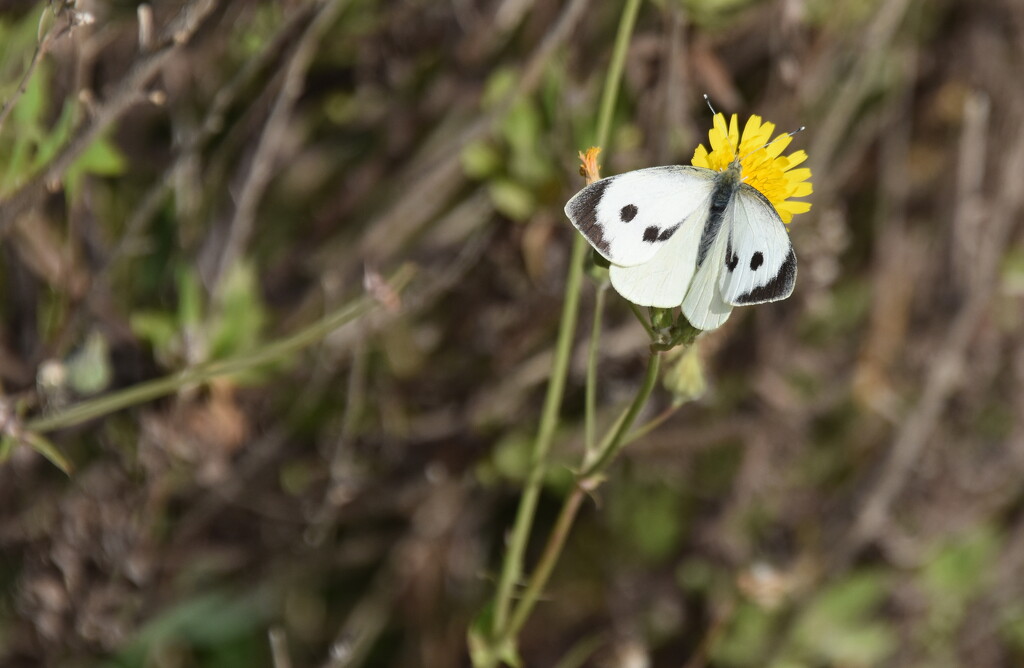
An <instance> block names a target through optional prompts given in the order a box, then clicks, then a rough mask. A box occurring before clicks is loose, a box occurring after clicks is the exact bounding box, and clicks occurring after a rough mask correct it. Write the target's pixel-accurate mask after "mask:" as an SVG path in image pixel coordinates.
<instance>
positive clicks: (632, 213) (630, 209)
mask: <svg viewBox="0 0 1024 668" xmlns="http://www.w3.org/2000/svg"><path fill="white" fill-rule="evenodd" d="M636 213H637V208H636V204H627V205H626V206H624V207H622V210H621V211H619V218H621V219H622V222H624V223H628V222H630V221H631V220H633V219H634V218H636Z"/></svg>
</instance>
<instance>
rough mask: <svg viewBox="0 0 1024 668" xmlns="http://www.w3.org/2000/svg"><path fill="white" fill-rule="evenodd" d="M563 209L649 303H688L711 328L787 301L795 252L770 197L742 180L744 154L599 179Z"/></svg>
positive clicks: (630, 295) (613, 273)
mask: <svg viewBox="0 0 1024 668" xmlns="http://www.w3.org/2000/svg"><path fill="white" fill-rule="evenodd" d="M565 213H566V215H567V216H568V217H569V219H570V220H571V221H572V223H573V225H575V226H576V228H577V229H579V230H580V232H582V233H583V234H584V236H586V237H587V239H588V240H589V241H590V243H591V245H593V246H594V248H595V249H596V250H597V252H598V253H600V254H601V255H602V256H604V257H605V258H606V259H607V260H608V261H609V262H610V263H611V268H610V277H611V282H612V286H613V287H614V288H615V289H616V290H617V291H618V292H619V294H621V295H622V296H623V297H625V298H626V299H628V300H630V301H632V302H633V303H635V304H639V305H642V306H656V307H662V308H674V307H676V306H681V307H682V310H683V314H684V315H685V316H686V318H687V319H688V320H689V321H690V323H691V324H692V325H693V326H694V327H697V328H699V329H714V328H716V327H719V326H720V325H721V324H722V323H724V322H725V321H726V320H727V319H728V317H729V314H730V313H731V312H732V308H733V306H739V305H745V304H757V303H762V302H770V301H777V300H780V299H785V298H786V297H788V296H789V295H790V294H791V293H792V292H793V287H794V285H795V283H796V255H795V253H794V252H793V247H792V244H791V243H790V241H789V233H788V232H787V231H786V227H785V224H784V223H783V222H782V219H781V218H780V216H779V214H778V212H777V211H776V210H775V208H774V207H773V206H772V204H771V202H770V201H769V200H768V199H767V198H765V196H764V195H762V194H761V193H760V192H759V191H757V190H756V189H755V188H753V187H751V186H750V185H748V184H746V183H744V182H743V173H742V167H741V165H740V161H739V159H735V160H733V161H732V162H731V163H730V164H729V165H728V166H727V167H725V168H724V169H722V170H720V171H715V170H711V169H705V168H703V167H692V166H679V165H676V166H668V167H651V168H647V169H640V170H636V171H633V172H626V173H624V174H619V175H617V176H612V177H609V178H606V179H602V180H600V181H596V182H594V183H592V184H590V185H588V186H587V187H586V188H584V189H583V190H581V191H580V192H579V193H577V194H576V195H575V196H574V197H573V198H572V199H570V200H569V202H568V203H567V204H566V205H565Z"/></svg>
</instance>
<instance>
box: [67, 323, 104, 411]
mask: <svg viewBox="0 0 1024 668" xmlns="http://www.w3.org/2000/svg"><path fill="white" fill-rule="evenodd" d="M67 370H68V384H69V385H70V386H71V388H72V389H73V390H74V391H75V392H77V393H78V394H82V395H90V394H96V393H97V392H102V391H103V390H105V389H107V386H108V385H109V384H110V379H111V377H112V376H113V370H112V369H111V366H110V350H109V347H108V345H107V340H106V339H105V338H104V337H103V335H102V334H101V333H100V332H97V331H94V332H91V333H90V334H89V336H88V338H86V340H85V345H83V346H82V348H81V349H80V350H79V351H78V352H76V353H75V354H74V355H72V356H71V357H69V358H68V360H67Z"/></svg>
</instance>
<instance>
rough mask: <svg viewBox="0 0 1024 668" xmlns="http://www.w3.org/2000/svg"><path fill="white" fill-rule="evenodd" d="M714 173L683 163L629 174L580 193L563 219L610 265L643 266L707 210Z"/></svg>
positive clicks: (590, 186)
mask: <svg viewBox="0 0 1024 668" xmlns="http://www.w3.org/2000/svg"><path fill="white" fill-rule="evenodd" d="M716 174H717V172H714V171H712V170H710V169H703V168H701V167H690V166H683V165H674V166H669V167H650V168H648V169H638V170H636V171H634V172H626V173H625V174H619V175H617V176H612V177H609V178H607V179H601V180H600V181H595V182H594V183H591V184H590V185H589V186H587V187H586V188H584V189H583V190H581V191H579V192H578V193H576V194H575V195H574V196H573V197H572V199H570V200H569V201H568V202H567V203H566V205H565V215H567V216H568V217H569V220H571V221H572V224H573V225H575V226H576V229H578V230H579V231H580V232H582V233H583V235H584V236H585V237H586V238H587V239H588V240H589V241H590V244H591V245H592V246H593V247H594V248H596V249H597V252H599V253H600V254H601V255H603V256H604V257H605V259H607V260H608V261H609V262H611V263H612V264H617V265H620V266H623V267H632V266H636V265H640V264H643V263H645V262H647V261H648V260H650V259H651V258H653V257H654V256H655V254H657V253H658V251H659V250H661V249H662V248H664V247H665V246H666V244H667V242H668V241H669V239H672V238H673V237H674V236H678V235H676V232H678V231H679V228H680V227H681V226H682V224H683V222H684V221H686V220H687V219H688V218H689V217H690V215H691V214H692V213H694V212H695V211H697V210H698V209H701V208H703V209H706V208H707V200H708V197H710V195H711V191H712V189H713V188H714V185H715V175H716ZM697 236H700V230H697ZM691 271H692V267H691ZM684 288H685V286H684ZM628 298H629V297H627V299H628ZM680 299H681V298H680ZM678 304H679V302H678V301H677V302H675V304H673V306H675V305H678Z"/></svg>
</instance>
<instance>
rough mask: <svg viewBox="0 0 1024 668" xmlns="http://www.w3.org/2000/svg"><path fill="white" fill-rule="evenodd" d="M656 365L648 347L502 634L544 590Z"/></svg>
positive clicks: (514, 629)
mask: <svg viewBox="0 0 1024 668" xmlns="http://www.w3.org/2000/svg"><path fill="white" fill-rule="evenodd" d="M660 365H661V355H660V354H659V353H657V352H653V351H652V352H651V355H650V357H648V358H647V374H646V375H645V376H644V381H643V385H641V387H640V389H639V391H638V392H637V395H636V397H635V398H634V399H633V403H632V404H630V407H629V410H628V412H627V413H626V416H625V418H623V419H622V420H621V421H620V422H619V424H618V427H617V429H616V430H615V433H614V436H612V439H611V441H609V442H608V444H607V447H605V448H604V450H602V452H601V454H600V456H599V457H598V459H597V461H595V462H594V463H593V464H592V465H591V466H588V467H587V468H586V469H585V470H584V471H583V472H582V473H580V474H579V475H578V476H577V477H576V486H575V487H574V488H573V490H572V492H571V493H570V494H569V496H568V497H567V498H566V499H565V501H564V503H563V504H562V510H561V511H560V512H559V513H558V520H557V521H556V522H555V526H554V528H553V529H552V530H551V535H550V536H549V537H548V542H547V545H546V546H545V547H544V553H543V554H542V555H541V558H540V562H539V563H538V564H537V568H536V569H535V570H534V572H533V574H532V575H531V576H530V581H529V582H528V583H527V585H526V589H525V590H524V591H523V595H522V598H520V600H519V603H517V604H516V607H515V609H514V610H513V612H512V621H511V622H510V623H509V626H508V629H507V631H506V632H505V636H504V638H512V637H514V636H515V634H516V633H518V632H519V629H521V628H522V626H523V624H525V623H526V620H527V619H528V618H529V617H530V613H531V612H533V607H534V605H536V603H537V599H538V598H540V594H541V592H543V591H544V587H546V586H547V583H548V579H549V578H550V577H551V572H552V571H553V570H554V567H555V564H556V563H558V558H559V557H560V556H561V554H562V548H563V547H565V541H566V538H568V536H569V531H570V530H571V529H572V524H573V521H574V520H575V519H576V513H577V512H578V511H579V508H580V504H581V503H582V501H583V498H584V496H585V495H586V493H587V491H589V490H592V489H594V488H595V487H596V486H597V485H598V484H599V483H600V480H599V479H598V478H597V477H596V476H598V475H599V474H600V473H602V472H603V471H604V468H605V467H606V466H607V465H608V464H609V463H611V461H612V460H613V459H614V458H615V455H616V454H618V452H619V451H620V450H621V449H622V446H623V445H624V444H625V440H626V434H627V433H628V432H629V429H630V427H632V426H633V422H635V421H636V418H637V416H638V415H639V414H640V411H641V409H643V407H644V404H646V403H647V399H648V397H650V396H651V391H652V390H653V389H654V386H655V384H656V383H657V380H658V368H659V366H660Z"/></svg>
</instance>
